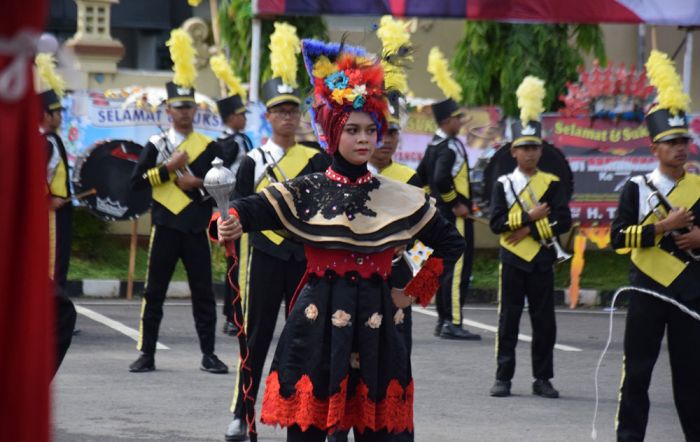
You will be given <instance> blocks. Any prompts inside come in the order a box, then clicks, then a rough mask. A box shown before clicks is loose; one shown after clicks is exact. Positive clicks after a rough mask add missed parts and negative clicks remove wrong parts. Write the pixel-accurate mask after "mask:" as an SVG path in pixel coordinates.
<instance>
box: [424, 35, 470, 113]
mask: <svg viewBox="0 0 700 442" xmlns="http://www.w3.org/2000/svg"><path fill="white" fill-rule="evenodd" d="M428 72H430V73H431V74H433V76H432V78H431V79H430V81H432V82H433V83H435V84H437V86H438V87H439V88H440V90H442V93H443V94H445V96H446V97H447V98H452V99H453V100H455V101H456V102H460V101H462V87H461V86H460V85H459V83H457V82H456V81H455V80H454V79H453V78H452V72H450V67H449V66H448V64H447V60H446V59H445V56H444V55H443V54H442V51H440V48H438V47H437V46H435V47H433V48H432V49H431V50H430V54H428Z"/></svg>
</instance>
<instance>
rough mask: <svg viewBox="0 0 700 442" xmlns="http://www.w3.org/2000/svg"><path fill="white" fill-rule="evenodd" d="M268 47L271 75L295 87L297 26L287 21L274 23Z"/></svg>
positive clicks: (298, 43)
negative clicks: (273, 30)
mask: <svg viewBox="0 0 700 442" xmlns="http://www.w3.org/2000/svg"><path fill="white" fill-rule="evenodd" d="M269 48H270V67H271V68H272V77H273V78H274V77H280V78H281V79H282V82H283V83H284V84H286V85H289V86H292V87H296V86H297V54H299V53H300V52H301V42H300V41H299V37H297V28H295V27H294V26H292V25H290V24H288V23H275V32H273V33H272V35H271V36H270V45H269Z"/></svg>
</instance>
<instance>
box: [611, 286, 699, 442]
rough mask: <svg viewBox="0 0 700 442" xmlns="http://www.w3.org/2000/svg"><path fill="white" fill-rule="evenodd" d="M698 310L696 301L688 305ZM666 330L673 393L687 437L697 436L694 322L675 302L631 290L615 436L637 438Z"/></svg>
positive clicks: (696, 329) (639, 438) (696, 334)
mask: <svg viewBox="0 0 700 442" xmlns="http://www.w3.org/2000/svg"><path fill="white" fill-rule="evenodd" d="M688 307H690V308H691V309H692V310H694V311H696V312H700V302H697V301H696V302H695V303H694V304H692V305H688ZM666 331H668V353H669V357H670V361H671V379H672V383H673V399H674V402H675V404H676V410H677V411H678V417H679V419H680V421H681V427H682V428H683V433H685V437H686V440H687V441H700V322H698V321H696V320H695V319H693V318H691V317H690V316H688V315H687V314H686V313H683V312H682V311H680V310H679V309H678V308H677V307H675V306H673V305H671V304H669V303H667V302H664V301H662V300H660V299H657V298H654V297H652V296H651V295H647V294H644V293H639V292H635V293H633V294H632V296H631V298H630V303H629V310H628V311H627V324H626V327H625V342H624V352H625V357H624V362H623V377H622V385H621V387H620V403H619V408H618V414H617V440H618V441H625V442H626V441H642V440H644V435H645V432H646V426H647V419H648V416H649V394H648V390H649V383H650V382H651V373H652V371H653V369H654V364H655V363H656V359H657V358H658V356H659V351H660V349H661V341H662V340H663V337H664V332H666Z"/></svg>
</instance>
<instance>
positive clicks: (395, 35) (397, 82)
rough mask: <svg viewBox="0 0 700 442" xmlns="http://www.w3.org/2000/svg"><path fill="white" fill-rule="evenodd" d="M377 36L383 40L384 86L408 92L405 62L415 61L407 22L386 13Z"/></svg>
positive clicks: (388, 88) (404, 92)
mask: <svg viewBox="0 0 700 442" xmlns="http://www.w3.org/2000/svg"><path fill="white" fill-rule="evenodd" d="M377 37H378V38H379V40H380V41H381V42H382V67H383V68H384V86H385V87H386V89H387V90H396V91H398V92H400V93H401V94H403V95H406V94H407V93H408V81H407V77H406V71H405V69H404V68H403V66H404V64H405V63H406V62H409V61H413V54H412V50H413V48H412V46H411V34H410V32H408V29H407V26H406V24H405V23H403V22H401V21H399V20H395V19H394V18H393V17H392V16H390V15H385V16H384V17H382V19H381V20H380V22H379V28H378V29H377Z"/></svg>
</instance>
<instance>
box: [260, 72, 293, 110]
mask: <svg viewBox="0 0 700 442" xmlns="http://www.w3.org/2000/svg"><path fill="white" fill-rule="evenodd" d="M262 96H263V101H264V102H265V107H267V108H268V109H270V108H271V107H274V106H277V105H278V104H283V103H294V104H299V105H301V98H300V97H299V90H298V89H296V88H294V87H292V86H290V85H288V84H284V82H283V81H282V79H281V78H280V77H275V78H272V79H270V80H267V81H266V82H265V84H263V87H262Z"/></svg>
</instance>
